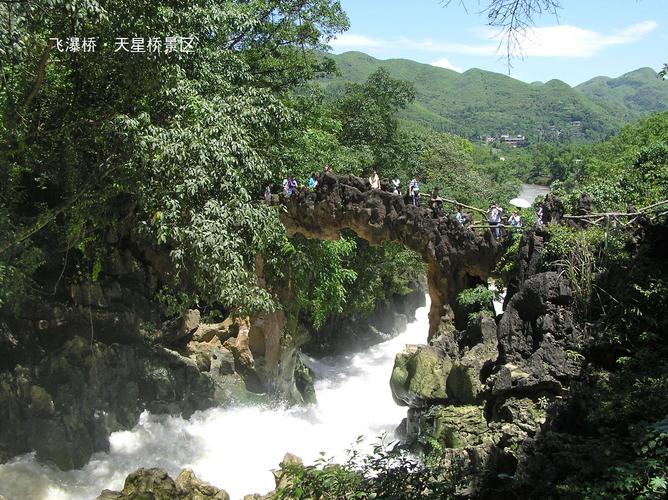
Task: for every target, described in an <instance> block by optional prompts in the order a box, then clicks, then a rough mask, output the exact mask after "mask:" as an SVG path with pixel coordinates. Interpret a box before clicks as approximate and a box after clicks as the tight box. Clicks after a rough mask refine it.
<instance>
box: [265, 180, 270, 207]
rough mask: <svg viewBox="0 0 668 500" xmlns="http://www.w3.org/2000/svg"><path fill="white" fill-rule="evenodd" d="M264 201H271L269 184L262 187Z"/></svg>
mask: <svg viewBox="0 0 668 500" xmlns="http://www.w3.org/2000/svg"><path fill="white" fill-rule="evenodd" d="M264 201H266V202H267V203H271V184H267V187H266V188H264Z"/></svg>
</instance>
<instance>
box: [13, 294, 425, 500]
mask: <svg viewBox="0 0 668 500" xmlns="http://www.w3.org/2000/svg"><path fill="white" fill-rule="evenodd" d="M427 299H428V298H427ZM428 310H429V307H428V305H427V307H422V308H420V309H418V310H417V312H416V317H417V320H416V321H414V322H412V323H410V324H409V325H408V327H407V329H406V331H405V332H404V333H402V334H400V335H398V336H396V337H395V338H393V339H391V340H389V341H387V342H383V343H381V344H377V345H375V346H372V347H370V348H368V349H366V350H365V351H362V352H359V353H356V354H351V355H347V356H340V357H332V358H325V359H320V360H315V359H311V358H308V359H307V360H306V362H307V364H309V366H310V367H311V368H312V369H313V370H314V371H315V372H316V375H317V376H318V381H317V382H316V395H317V397H318V404H317V405H313V406H310V407H307V408H301V407H300V408H289V409H271V408H262V407H243V408H228V409H222V408H213V409H210V410H207V411H203V412H197V413H195V414H194V415H193V416H192V417H191V418H189V419H187V420H186V419H183V418H180V417H169V416H160V415H150V414H149V413H147V412H145V413H143V414H142V415H141V417H140V420H139V423H138V424H137V426H136V427H135V428H134V429H132V430H130V431H122V432H115V433H113V434H112V435H111V436H110V445H111V446H110V450H109V453H96V454H95V455H93V457H92V458H91V460H90V462H89V463H88V464H87V465H86V466H85V467H84V468H82V469H78V470H72V471H60V470H57V469H54V468H51V467H49V466H46V465H42V464H40V463H39V462H37V461H36V460H35V458H34V456H33V455H32V454H28V455H23V456H21V457H17V458H15V459H13V460H12V461H10V462H8V463H6V464H4V465H0V495H4V496H5V497H7V499H8V500H23V499H45V500H61V499H62V500H64V499H67V500H79V499H82V500H83V499H86V500H89V499H91V498H95V497H96V496H97V495H99V493H100V492H101V491H102V490H103V489H105V488H109V489H115V490H120V489H121V488H122V487H123V482H124V480H125V477H126V476H127V475H128V474H129V473H130V472H132V471H134V470H135V469H137V468H139V467H147V468H149V467H162V468H163V469H165V470H167V471H168V472H169V473H170V475H172V477H175V475H176V474H178V472H179V471H180V470H181V469H183V468H185V467H188V468H191V469H193V471H194V472H195V474H197V476H199V477H200V478H201V479H203V480H205V481H207V482H209V483H211V484H213V485H215V486H218V487H221V488H225V489H226V490H227V491H228V492H229V493H230V495H231V496H232V498H241V497H242V496H243V495H245V494H249V493H266V492H267V491H269V490H271V489H273V487H274V480H273V476H272V474H271V472H270V471H271V469H275V468H277V466H278V463H279V462H280V461H281V459H282V458H283V455H285V453H286V452H291V453H294V454H296V455H298V456H300V457H302V458H303V459H304V460H305V461H307V462H311V461H313V460H315V459H316V458H318V456H319V453H320V452H321V451H324V452H326V453H327V457H330V456H333V457H334V458H335V459H337V460H342V459H344V458H345V450H346V449H347V448H349V447H350V446H351V444H352V443H354V441H355V440H356V438H357V436H359V435H364V436H366V437H367V440H366V442H367V443H368V444H369V445H370V444H371V443H372V442H374V441H375V437H376V436H378V435H379V434H381V433H382V432H388V433H389V434H392V432H393V431H394V429H395V428H396V426H397V425H398V424H399V422H400V421H401V419H402V418H403V417H405V415H406V409H405V408H402V407H399V406H397V405H395V403H394V402H393V400H392V395H391V393H390V387H389V378H390V373H391V370H392V364H393V362H394V356H395V354H396V353H397V352H399V351H401V350H402V349H403V348H404V347H405V345H406V344H418V343H424V342H425V341H426V338H427V331H428V329H429V323H428V319H427V312H428Z"/></svg>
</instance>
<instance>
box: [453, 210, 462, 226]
mask: <svg viewBox="0 0 668 500" xmlns="http://www.w3.org/2000/svg"><path fill="white" fill-rule="evenodd" d="M455 219H457V222H459V225H460V226H463V225H464V216H463V215H462V209H461V207H460V206H459V205H455Z"/></svg>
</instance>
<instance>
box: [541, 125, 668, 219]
mask: <svg viewBox="0 0 668 500" xmlns="http://www.w3.org/2000/svg"><path fill="white" fill-rule="evenodd" d="M579 157H580V158H579V159H580V160H581V161H580V163H579V164H578V167H577V168H572V169H570V170H569V171H568V172H567V175H566V176H565V177H564V178H565V181H564V182H563V183H558V184H557V183H555V184H554V185H553V188H554V191H555V193H556V194H557V195H558V196H560V197H561V198H562V201H564V203H565V206H566V209H567V211H573V210H574V208H575V206H576V204H577V200H578V199H579V198H580V195H581V194H582V193H586V194H588V195H590V196H591V197H592V198H593V199H594V202H595V207H596V209H597V210H599V211H625V210H626V209H627V207H628V205H629V204H630V205H633V206H635V208H641V207H644V206H649V205H651V204H653V203H656V202H658V201H663V200H665V199H668V112H664V113H659V114H656V115H652V116H650V117H647V118H645V119H644V120H642V121H640V122H639V123H638V124H636V125H633V126H628V127H625V128H624V129H622V130H621V131H620V132H619V134H617V135H616V136H614V137H612V138H610V139H609V140H606V141H604V142H601V143H599V144H596V145H592V146H588V147H582V148H580V149H579Z"/></svg>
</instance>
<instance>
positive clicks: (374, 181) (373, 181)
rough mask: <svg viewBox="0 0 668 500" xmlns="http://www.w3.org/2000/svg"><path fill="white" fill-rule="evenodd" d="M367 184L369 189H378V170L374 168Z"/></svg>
mask: <svg viewBox="0 0 668 500" xmlns="http://www.w3.org/2000/svg"><path fill="white" fill-rule="evenodd" d="M369 184H371V189H380V177H378V172H377V171H376V170H374V171H373V172H372V174H371V177H369Z"/></svg>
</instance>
